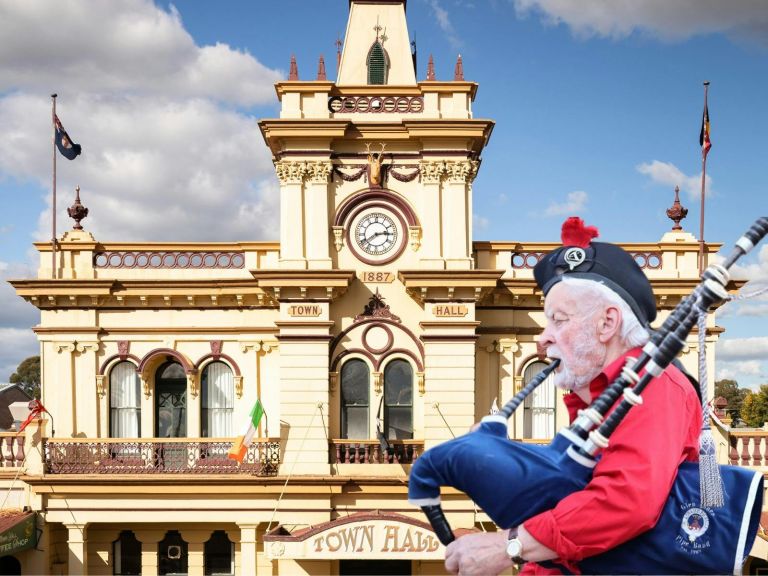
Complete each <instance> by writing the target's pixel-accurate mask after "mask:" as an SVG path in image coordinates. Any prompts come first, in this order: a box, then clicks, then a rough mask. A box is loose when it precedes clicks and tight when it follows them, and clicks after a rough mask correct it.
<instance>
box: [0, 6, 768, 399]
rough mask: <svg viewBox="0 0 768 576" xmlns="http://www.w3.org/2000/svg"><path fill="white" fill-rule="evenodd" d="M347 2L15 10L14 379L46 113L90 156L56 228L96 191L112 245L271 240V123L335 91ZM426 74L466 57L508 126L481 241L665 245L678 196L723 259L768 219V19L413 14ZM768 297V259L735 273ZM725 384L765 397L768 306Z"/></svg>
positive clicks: (4, 89)
mask: <svg viewBox="0 0 768 576" xmlns="http://www.w3.org/2000/svg"><path fill="white" fill-rule="evenodd" d="M347 14H348V1H347V0H311V1H310V0H281V1H280V2H265V1H258V0H220V1H218V2H210V1H204V0H178V1H176V2H173V3H171V2H166V1H160V0H158V1H156V2H152V1H151V0H110V1H109V2H104V1H103V0H24V1H20V0H0V126H1V127H2V134H3V142H4V144H5V145H4V146H3V151H2V154H0V202H1V204H0V205H2V207H3V209H2V210H0V382H3V381H7V380H8V378H9V377H10V374H11V373H12V372H13V371H14V370H15V368H16V366H17V365H18V364H19V363H20V362H21V361H22V360H23V359H24V358H26V357H27V356H30V355H33V354H36V353H37V351H38V347H37V341H36V337H35V335H34V333H33V332H32V331H31V330H30V328H31V327H32V326H35V325H36V324H37V323H38V322H39V313H38V311H37V310H36V309H35V308H34V307H33V306H31V305H30V304H27V303H25V302H24V301H23V300H22V299H20V298H18V297H17V296H16V295H15V293H14V291H13V289H12V288H11V286H10V285H9V284H7V283H6V282H4V281H3V280H5V279H11V278H32V277H35V275H36V267H37V262H38V254H37V251H36V250H35V249H34V247H33V246H32V242H35V241H46V240H49V239H50V236H51V120H50V119H51V98H50V95H51V94H52V93H54V92H55V93H57V94H58V98H57V113H58V116H59V118H60V119H61V121H62V123H63V125H64V127H65V128H66V129H67V131H68V132H69V134H70V136H71V137H72V139H73V140H74V141H75V142H77V143H79V144H80V145H81V146H82V147H83V153H82V155H81V156H79V157H78V158H76V159H75V160H73V161H68V160H66V159H64V158H63V157H61V156H60V157H59V158H58V171H57V172H58V194H57V195H58V202H57V214H58V218H57V220H58V231H59V235H60V234H61V233H63V231H64V230H66V229H69V228H70V227H71V225H72V224H73V222H72V220H70V219H69V218H68V217H67V215H66V207H67V206H69V205H71V203H72V202H73V200H74V189H75V187H76V186H80V188H81V199H82V202H83V204H85V205H86V206H87V207H88V208H89V210H90V214H89V216H88V217H87V218H86V219H85V220H84V221H83V225H84V227H85V228H86V230H88V231H89V232H91V233H92V234H93V235H94V236H95V237H96V239H97V240H99V241H103V242H109V241H163V240H178V241H227V240H277V239H278V237H279V235H278V229H277V223H278V222H279V218H278V209H279V198H278V192H279V187H278V183H277V179H276V177H275V175H274V169H273V167H272V163H271V158H270V155H269V151H268V149H267V148H266V146H265V145H264V141H263V138H262V136H261V134H260V132H259V128H258V125H257V121H258V119H259V118H264V117H277V116H278V114H279V108H278V104H279V103H278V101H277V97H276V95H275V91H274V87H273V85H274V83H275V82H276V81H279V80H281V79H285V78H286V77H287V72H288V67H289V62H290V57H291V55H292V54H295V56H296V60H297V63H298V68H299V77H300V78H301V79H308V80H310V79H314V78H315V75H316V71H317V61H318V58H319V56H320V55H323V56H324V58H325V62H326V66H327V70H328V76H329V78H330V79H333V78H335V73H336V69H335V68H336V65H335V63H336V58H335V55H336V45H335V42H336V40H337V38H340V39H341V40H342V41H343V35H344V32H345V28H346V20H347ZM407 17H408V25H409V33H410V35H411V38H413V39H415V41H416V45H417V51H418V71H417V78H418V79H419V80H423V79H424V78H425V76H426V64H427V60H428V59H429V56H430V55H432V56H433V57H434V61H435V71H436V77H437V79H438V80H441V79H442V80H452V79H453V70H454V65H455V62H456V58H457V56H458V55H459V54H461V56H462V61H463V65H464V75H465V78H466V79H467V80H470V81H473V82H477V83H478V84H479V89H478V93H477V97H476V99H475V102H474V104H473V113H474V117H475V118H488V119H492V120H494V121H495V123H496V125H495V128H494V131H493V134H492V136H491V139H490V142H489V145H488V147H487V149H486V150H485V151H484V153H483V156H482V160H483V162H482V166H481V168H480V172H479V175H478V177H477V179H476V180H475V182H474V187H473V199H474V208H473V219H474V234H475V240H505V241H519V242H527V241H558V240H559V230H560V224H561V223H562V221H563V220H564V218H565V217H567V216H571V215H577V216H581V217H582V218H584V220H585V221H586V222H587V223H588V224H593V225H596V226H597V227H598V228H599V229H600V236H601V239H602V240H605V241H611V242H655V241H658V240H659V239H660V238H661V237H662V235H663V234H664V233H665V232H667V231H668V230H670V229H671V226H672V222H671V221H670V220H669V219H668V218H667V217H666V215H665V210H666V208H668V207H670V206H671V204H672V201H673V200H674V188H675V186H679V187H680V200H681V202H682V203H683V205H684V206H685V207H687V208H688V209H689V212H688V217H687V218H686V219H685V220H683V222H682V225H683V228H684V229H685V230H686V231H688V232H691V233H692V234H694V235H695V236H697V237H698V236H699V219H700V214H701V211H700V186H701V149H700V147H699V142H698V139H699V129H700V126H701V117H702V109H703V98H704V90H703V82H704V81H705V80H706V81H709V82H711V84H710V88H709V112H710V118H711V137H712V143H713V146H712V149H711V151H710V153H709V156H708V160H707V193H706V198H705V200H706V203H705V230H704V237H705V239H706V240H707V241H710V242H722V243H724V249H723V252H727V251H729V250H730V247H731V246H732V245H733V243H734V242H735V241H736V240H737V238H738V237H739V236H740V235H741V234H742V233H743V232H744V231H745V230H746V229H747V228H748V227H749V226H750V225H751V223H752V222H753V221H754V219H755V218H757V217H759V216H763V215H766V214H767V213H768V210H766V207H767V204H768V201H767V200H766V188H767V186H766V185H767V184H768V175H767V174H766V172H765V166H766V151H765V145H764V142H763V135H764V134H766V133H768V115H767V114H765V103H766V102H768V3H766V2H765V0H729V2H722V1H721V0H675V1H674V2H670V1H668V0H616V1H613V2H605V1H604V0H409V1H408V2H407ZM736 272H737V273H738V274H739V275H740V276H741V277H743V278H745V279H749V280H750V282H749V283H748V284H747V285H746V286H745V288H744V290H743V293H744V294H747V293H749V292H755V291H757V290H759V289H760V288H761V287H762V286H765V285H766V283H768V243H766V244H765V245H763V246H759V247H758V248H756V249H755V250H754V251H753V252H752V253H751V254H750V255H749V256H748V257H746V258H744V259H743V262H740V265H739V266H738V270H737V271H736ZM717 323H718V325H719V326H722V327H723V328H725V333H724V334H723V336H722V337H721V339H720V341H719V343H718V346H717V373H716V378H734V379H736V380H737V381H738V382H739V384H740V385H741V386H742V387H752V388H754V387H757V386H759V385H760V384H763V383H768V328H766V327H765V326H766V324H767V323H768V295H761V296H757V297H755V298H745V299H743V300H740V301H738V302H732V303H729V304H727V305H725V306H723V307H722V308H721V309H720V310H719V311H718V314H717Z"/></svg>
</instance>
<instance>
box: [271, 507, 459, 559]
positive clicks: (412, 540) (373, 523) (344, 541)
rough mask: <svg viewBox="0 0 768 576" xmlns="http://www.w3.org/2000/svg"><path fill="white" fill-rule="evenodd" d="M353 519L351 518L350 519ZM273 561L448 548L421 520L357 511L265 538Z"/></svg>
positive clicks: (432, 552)
mask: <svg viewBox="0 0 768 576" xmlns="http://www.w3.org/2000/svg"><path fill="white" fill-rule="evenodd" d="M350 520H351V521H350ZM265 543H266V545H265V550H266V552H267V556H268V557H269V558H270V559H272V560H279V559H281V558H286V559H288V558H291V559H302V558H306V559H321V558H378V559H390V560H395V559H402V558H409V557H412V558H420V559H426V558H433V557H434V558H435V559H441V558H443V556H444V554H445V549H444V547H443V545H442V544H440V542H439V541H438V539H437V537H436V536H435V534H434V532H432V530H431V529H430V528H429V527H428V526H426V525H424V524H423V523H422V522H417V521H415V520H412V519H411V518H408V517H406V516H401V515H399V514H398V515H394V514H392V515H386V516H381V517H379V518H377V517H376V515H375V514H355V515H353V516H349V517H347V518H341V519H339V520H336V521H333V522H327V523H325V524H321V525H320V526H316V527H314V528H310V529H305V530H301V531H299V532H297V533H295V534H293V535H287V534H283V535H280V534H276V533H272V534H269V535H267V536H266V537H265Z"/></svg>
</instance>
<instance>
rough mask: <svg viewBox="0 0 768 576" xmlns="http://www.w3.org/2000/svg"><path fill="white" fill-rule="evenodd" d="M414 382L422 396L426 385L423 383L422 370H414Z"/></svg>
mask: <svg viewBox="0 0 768 576" xmlns="http://www.w3.org/2000/svg"><path fill="white" fill-rule="evenodd" d="M416 383H417V385H418V387H419V395H420V396H424V394H425V393H426V387H425V385H424V372H416Z"/></svg>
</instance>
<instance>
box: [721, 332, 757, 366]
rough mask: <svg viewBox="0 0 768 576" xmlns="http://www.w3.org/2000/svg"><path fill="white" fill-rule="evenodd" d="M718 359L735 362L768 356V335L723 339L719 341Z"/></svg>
mask: <svg viewBox="0 0 768 576" xmlns="http://www.w3.org/2000/svg"><path fill="white" fill-rule="evenodd" d="M716 355H717V359H718V361H723V362H733V361H736V360H739V361H749V360H757V361H762V360H763V359H765V358H768V336H755V337H752V338H730V339H727V340H726V339H723V340H720V341H719V342H718V343H717V348H716Z"/></svg>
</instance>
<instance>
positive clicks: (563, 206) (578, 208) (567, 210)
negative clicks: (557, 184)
mask: <svg viewBox="0 0 768 576" xmlns="http://www.w3.org/2000/svg"><path fill="white" fill-rule="evenodd" d="M588 198H589V197H588V195H587V193H586V192H584V191H583V190H576V191H574V192H569V193H568V198H567V200H566V201H565V202H562V203H560V204H558V203H556V202H550V204H549V206H547V208H546V209H545V210H544V216H564V215H568V216H573V215H575V214H580V213H582V212H584V210H585V208H586V203H587V200H588Z"/></svg>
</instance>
